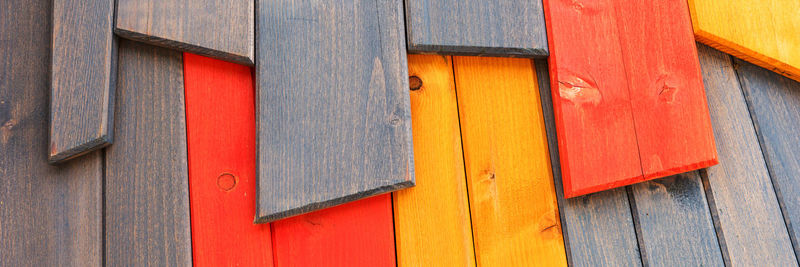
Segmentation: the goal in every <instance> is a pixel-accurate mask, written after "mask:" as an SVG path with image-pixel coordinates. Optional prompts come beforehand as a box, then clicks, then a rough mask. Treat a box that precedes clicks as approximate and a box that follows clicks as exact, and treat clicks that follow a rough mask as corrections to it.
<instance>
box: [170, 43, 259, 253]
mask: <svg viewBox="0 0 800 267" xmlns="http://www.w3.org/2000/svg"><path fill="white" fill-rule="evenodd" d="M183 60H184V61H183V62H184V80H185V88H186V89H185V96H186V136H187V137H186V142H187V146H188V166H189V200H190V205H191V219H192V251H193V254H192V255H194V256H193V260H194V266H272V241H271V240H272V239H271V234H270V226H269V225H268V224H253V216H254V214H255V212H256V199H255V197H256V166H255V164H256V148H255V146H256V136H255V134H256V129H255V128H256V126H255V106H254V103H255V101H254V98H255V96H254V92H255V90H254V82H253V73H252V69H251V68H248V67H247V66H242V65H237V64H233V63H228V62H224V61H220V60H216V59H212V58H207V57H203V56H198V55H194V54H189V53H184V54H183Z"/></svg>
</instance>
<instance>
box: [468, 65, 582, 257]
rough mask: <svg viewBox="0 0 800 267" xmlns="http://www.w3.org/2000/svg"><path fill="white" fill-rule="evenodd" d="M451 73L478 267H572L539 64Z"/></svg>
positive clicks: (473, 67) (479, 67) (474, 67)
mask: <svg viewBox="0 0 800 267" xmlns="http://www.w3.org/2000/svg"><path fill="white" fill-rule="evenodd" d="M453 65H454V66H455V68H454V69H455V71H454V73H455V81H456V90H457V94H456V95H457V96H458V109H459V117H460V122H461V136H462V141H463V146H464V163H465V167H466V173H467V184H468V186H469V190H468V192H469V201H470V212H471V214H472V217H471V218H472V232H473V235H474V240H475V241H474V242H475V256H476V259H477V262H478V265H501V266H502V265H508V266H516V265H529V264H533V263H536V264H537V265H544V266H566V263H567V262H566V253H565V251H564V240H563V237H562V235H561V222H560V221H559V215H558V205H557V203H556V195H555V189H554V187H553V178H552V176H551V175H552V172H551V170H550V164H549V163H548V155H547V139H546V137H545V129H544V121H543V119H542V113H541V112H542V109H541V105H540V104H539V103H540V102H539V93H538V85H537V80H536V75H535V70H534V67H533V62H532V61H531V60H528V59H509V58H483V57H455V58H454V59H453Z"/></svg>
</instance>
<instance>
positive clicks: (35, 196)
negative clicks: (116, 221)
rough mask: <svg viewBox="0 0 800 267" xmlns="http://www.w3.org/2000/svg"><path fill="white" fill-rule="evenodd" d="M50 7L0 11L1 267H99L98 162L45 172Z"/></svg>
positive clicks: (92, 158)
mask: <svg viewBox="0 0 800 267" xmlns="http://www.w3.org/2000/svg"><path fill="white" fill-rule="evenodd" d="M52 7H53V6H52V2H50V1H44V2H41V1H29V0H11V1H3V4H2V8H0V54H1V55H3V56H2V57H0V151H2V152H0V176H2V179H0V266H102V265H103V257H102V251H103V240H102V236H103V217H102V216H103V158H102V155H101V154H100V153H99V152H94V153H89V154H88V155H86V156H85V157H82V158H80V159H75V160H74V161H71V162H68V163H66V164H62V165H61V166H58V167H54V166H50V165H48V160H47V156H46V154H45V151H47V138H48V133H47V129H48V125H47V124H48V123H47V119H48V111H47V110H48V102H49V101H48V95H49V82H48V78H49V75H48V74H49V71H48V69H49V67H50V64H49V63H50V40H51V39H50V38H51V34H50V33H51V32H50V25H51V24H50V23H51V12H52Z"/></svg>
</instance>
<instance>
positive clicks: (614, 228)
mask: <svg viewBox="0 0 800 267" xmlns="http://www.w3.org/2000/svg"><path fill="white" fill-rule="evenodd" d="M535 64H536V65H535V66H536V76H537V79H538V80H539V93H540V94H541V99H542V111H543V115H544V121H545V127H546V128H547V142H548V147H549V149H550V162H551V164H552V168H553V177H554V178H555V187H556V195H557V197H558V206H559V208H558V210H559V212H560V214H561V225H562V229H563V234H564V243H565V246H566V248H567V261H568V262H569V265H570V266H641V265H642V261H641V259H640V256H639V247H638V244H637V240H636V232H635V230H634V225H633V219H632V216H631V208H630V205H629V203H628V196H627V194H626V192H625V189H624V188H617V189H613V190H606V191H602V192H599V193H594V194H589V195H585V196H580V197H575V198H571V199H564V194H563V191H562V186H561V165H560V163H559V156H558V143H557V142H558V141H557V139H556V127H555V117H554V114H553V103H552V98H551V93H550V92H551V91H550V83H549V81H550V76H549V74H548V67H547V62H546V61H544V60H536V62H535Z"/></svg>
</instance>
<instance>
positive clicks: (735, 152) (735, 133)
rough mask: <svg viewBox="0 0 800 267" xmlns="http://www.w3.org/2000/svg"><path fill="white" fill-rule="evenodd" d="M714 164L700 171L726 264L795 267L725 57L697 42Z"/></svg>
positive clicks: (769, 183) (782, 223) (773, 192)
mask: <svg viewBox="0 0 800 267" xmlns="http://www.w3.org/2000/svg"><path fill="white" fill-rule="evenodd" d="M698 54H699V56H700V65H701V68H702V72H703V83H704V84H705V88H706V94H707V97H708V106H709V109H710V112H711V123H712V124H713V125H714V137H715V140H716V144H717V151H718V152H719V157H720V158H719V161H720V164H719V165H716V166H712V167H710V168H708V169H706V170H704V171H701V176H703V179H704V181H703V183H704V185H705V186H704V187H705V189H706V195H707V198H708V204H709V208H710V210H711V213H712V216H713V218H714V219H715V221H714V224H715V227H716V229H717V236H718V240H719V243H720V246H721V248H722V255H723V258H724V260H725V261H726V263H730V264H726V265H729V266H730V265H731V264H732V265H734V266H759V265H763V264H764V263H769V264H770V265H772V266H797V260H796V258H795V255H794V252H793V251H792V244H791V242H790V240H789V235H788V232H787V230H786V225H785V224H784V222H783V219H782V215H781V211H780V208H779V207H778V200H777V197H776V196H775V190H774V189H773V187H772V182H771V181H770V177H769V173H768V172H767V167H766V163H765V162H764V157H763V155H762V153H761V149H760V148H759V145H758V140H757V139H756V132H755V129H754V127H753V122H752V120H751V119H750V114H749V113H748V110H747V105H746V103H745V99H744V96H743V94H742V91H741V87H740V85H739V81H738V80H737V77H736V73H735V72H734V69H733V66H732V64H731V60H730V57H729V56H728V55H725V54H723V53H721V52H719V51H716V50H714V49H712V48H710V47H708V46H704V45H698Z"/></svg>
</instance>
